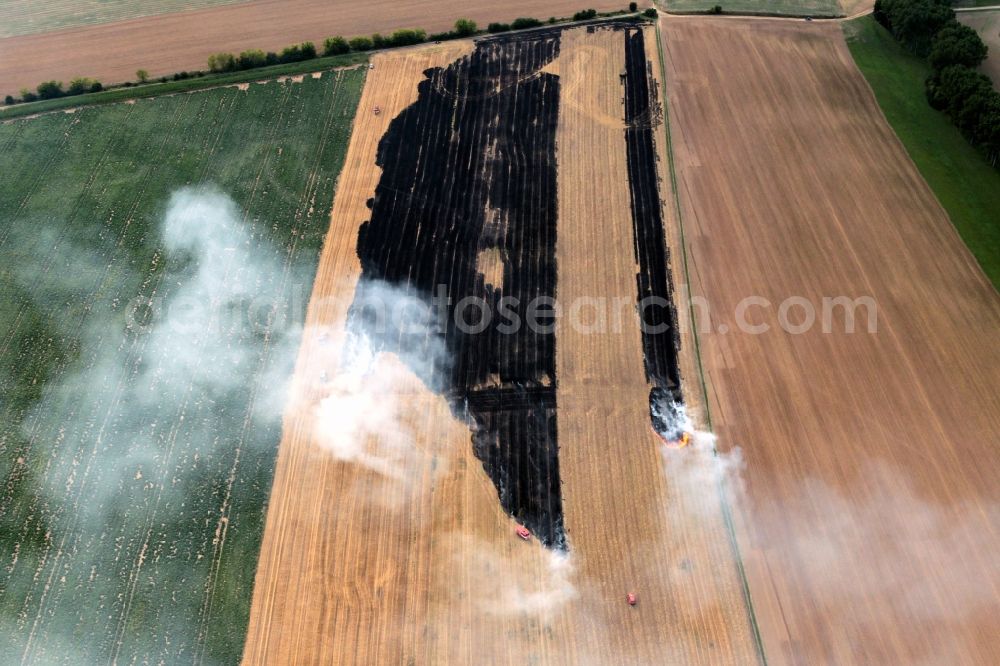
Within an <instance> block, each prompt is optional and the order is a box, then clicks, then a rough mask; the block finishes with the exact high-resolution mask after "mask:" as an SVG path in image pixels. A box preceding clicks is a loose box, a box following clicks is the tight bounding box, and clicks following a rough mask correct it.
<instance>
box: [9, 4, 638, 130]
mask: <svg viewBox="0 0 1000 666" xmlns="http://www.w3.org/2000/svg"><path fill="white" fill-rule="evenodd" d="M655 20H656V19H655V18H653V17H646V16H644V15H643V13H642V12H639V11H636V12H627V11H626V12H619V13H615V12H609V13H608V14H606V15H603V16H602V15H599V16H597V17H596V18H591V19H583V20H573V19H572V18H563V19H559V20H557V21H556V22H555V23H548V22H544V23H543V24H542V25H538V26H533V27H530V28H521V29H518V30H513V29H511V30H504V31H501V32H497V33H489V32H486V31H480V32H478V33H475V34H472V35H468V36H460V35H454V36H453V37H452V38H451V39H448V40H445V41H454V40H455V39H471V40H472V41H478V40H482V39H493V38H497V37H501V36H503V35H510V34H514V33H527V32H537V31H540V30H550V29H552V28H554V27H558V28H560V29H564V28H572V27H577V26H581V25H596V24H610V23H614V22H616V21H621V22H626V23H636V24H641V23H649V22H653V21H655ZM440 41H441V40H435V41H430V40H429V39H428V40H427V41H423V42H420V43H417V44H407V45H401V46H390V47H389V48H381V49H370V50H366V51H352V52H350V53H344V54H339V55H333V56H320V57H318V58H309V59H307V60H301V61H297V62H290V63H283V64H279V65H271V66H267V67H255V68H251V69H245V70H240V71H235V72H219V73H196V75H194V76H191V77H189V78H184V79H179V80H178V79H175V80H168V81H157V82H151V83H144V84H139V85H126V84H115V85H114V86H110V87H108V88H105V89H104V90H101V91H99V92H93V93H85V94H82V95H66V96H63V97H57V98H55V99H46V100H39V101H35V102H19V103H17V104H13V105H10V106H2V107H0V122H4V121H7V120H13V119H15V118H24V117H26V116H28V117H35V116H40V115H43V114H45V113H53V112H56V111H66V110H69V109H77V108H80V107H84V106H97V105H102V104H116V103H119V102H125V101H129V100H135V99H146V98H152V97H161V96H165V95H174V94H179V93H189V92H195V91H198V90H208V89H212V88H223V87H226V86H232V85H236V84H241V83H265V82H268V81H271V80H274V79H276V78H280V77H282V76H298V75H305V74H314V73H316V72H325V71H333V70H336V69H343V68H348V67H356V66H358V65H364V64H367V63H368V62H369V61H370V60H371V56H372V55H374V54H376V53H385V52H388V51H396V50H400V49H412V48H420V47H422V46H428V45H431V44H436V43H439V42H440Z"/></svg>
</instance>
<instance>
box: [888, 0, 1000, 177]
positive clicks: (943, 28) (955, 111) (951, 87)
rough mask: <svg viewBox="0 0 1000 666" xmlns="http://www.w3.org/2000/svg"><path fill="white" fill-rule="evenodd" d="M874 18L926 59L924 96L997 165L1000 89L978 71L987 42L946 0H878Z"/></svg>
mask: <svg viewBox="0 0 1000 666" xmlns="http://www.w3.org/2000/svg"><path fill="white" fill-rule="evenodd" d="M874 16H875V20H876V21H878V22H879V23H881V24H882V25H883V26H885V28H886V29H888V30H889V32H891V33H892V35H893V36H894V37H895V38H896V39H897V40H898V41H899V43H900V44H902V45H903V47H904V48H906V49H907V50H908V51H910V52H911V53H913V54H915V55H917V56H920V57H921V58H925V59H926V60H927V62H928V63H929V64H930V66H931V69H932V73H931V75H930V76H929V77H928V78H927V82H926V90H927V101H928V102H929V103H930V105H931V106H933V107H934V108H935V109H938V110H939V111H943V112H945V113H946V114H948V117H950V118H951V120H952V122H953V123H955V125H956V126H957V127H958V129H959V130H961V132H962V134H963V135H964V136H965V138H966V139H968V141H969V142H970V143H972V144H973V145H975V146H977V147H978V148H980V149H981V150H983V151H984V152H985V153H986V155H987V158H988V159H989V160H990V162H991V163H992V164H993V165H994V166H996V165H997V162H998V160H1000V93H998V92H997V91H996V90H994V88H993V83H992V82H991V81H990V79H989V77H987V76H986V75H984V74H982V73H980V72H978V71H976V68H977V67H979V65H980V64H981V63H982V62H983V60H985V59H986V52H987V47H986V44H985V43H983V40H982V39H981V38H980V37H979V35H978V34H977V33H976V31H975V30H973V29H972V28H970V27H968V26H965V25H962V24H961V23H959V22H958V21H957V20H955V12H954V11H953V10H952V8H951V6H950V3H949V2H948V0H876V2H875V12H874Z"/></svg>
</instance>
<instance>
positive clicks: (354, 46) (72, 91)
mask: <svg viewBox="0 0 1000 666" xmlns="http://www.w3.org/2000/svg"><path fill="white" fill-rule="evenodd" d="M637 7H638V5H637V4H636V3H635V2H632V3H629V6H628V8H629V11H632V12H635V11H637ZM622 13H624V12H615V13H612V14H610V15H615V14H622ZM598 15H599V14H598V12H597V10H595V9H585V10H583V11H579V12H577V13H575V14H574V15H573V20H575V21H584V20H589V19H593V18H596V17H597V16H598ZM608 15H609V14H605V16H608ZM643 16H646V17H647V18H655V17H656V10H655V9H652V8H650V9H647V10H646V11H644V12H643ZM547 22H548V23H549V24H554V23H557V22H558V19H556V18H555V17H552V18H550V19H549V20H548V21H547ZM543 25H545V22H543V21H540V20H539V19H535V18H523V17H522V18H517V19H514V21H512V22H511V23H490V24H489V26H488V27H487V29H486V32H488V33H499V32H507V31H509V30H524V29H527V28H537V27H540V26H543ZM480 32H482V31H481V30H480V29H479V26H477V25H476V22H475V21H472V20H471V19H459V20H458V21H456V22H455V27H454V29H453V30H451V31H449V32H444V33H438V34H432V35H428V34H427V33H426V32H425V31H424V30H418V29H412V28H406V29H403V30H397V31H395V32H393V33H392V34H391V35H381V34H379V33H375V34H374V35H372V36H370V37H366V36H362V37H354V38H351V39H345V38H344V37H329V38H327V39H326V40H324V42H323V50H322V55H324V56H335V55H344V54H347V53H351V52H359V53H360V52H365V51H370V50H372V49H383V48H390V47H395V46H410V45H413V44H420V43H423V42H426V41H442V40H446V39H456V38H461V37H471V36H473V35H476V34H479V33H480ZM319 55H320V53H319V52H318V50H317V48H316V45H315V44H314V43H313V42H302V43H301V44H293V45H292V46H289V47H286V48H284V49H282V50H281V52H280V53H275V52H273V51H269V52H265V51H262V50H260V49H248V50H246V51H243V52H241V53H240V54H238V55H237V54H233V53H225V52H223V53H213V54H212V55H210V56H209V57H208V69H209V71H210V72H217V73H218V72H235V71H240V70H248V69H255V68H258V67H266V66H269V65H279V64H282V63H292V62H300V61H303V60H311V59H313V58H316V57H318V56H319ZM205 74H206V72H201V71H194V72H179V73H177V74H174V75H173V77H172V78H173V80H174V81H180V80H183V79H188V78H194V77H200V76H204V75H205ZM136 79H137V81H138V82H139V83H146V82H147V81H148V80H149V74H148V73H147V72H146V71H145V70H142V69H140V70H139V71H137V72H136ZM158 80H159V81H160V82H166V81H168V80H169V78H168V77H166V76H163V77H160V78H159V79H158ZM121 85H123V86H126V87H128V86H133V85H135V82H131V81H130V82H127V83H123V84H121ZM100 90H103V86H102V85H101V84H100V82H98V81H95V80H93V79H86V78H80V79H73V80H72V81H71V82H70V85H69V87H68V88H65V89H64V88H63V84H62V83H61V82H59V81H46V82H45V83H42V84H40V85H39V86H38V87H37V89H36V90H35V91H31V90H28V89H24V90H22V91H21V97H20V99H18V98H15V97H14V96H12V95H7V97H6V99H5V100H4V102H5V104H7V105H10V104H16V103H18V102H34V101H36V100H39V99H54V98H57V97H66V96H69V95H79V94H82V93H86V92H98V91H100Z"/></svg>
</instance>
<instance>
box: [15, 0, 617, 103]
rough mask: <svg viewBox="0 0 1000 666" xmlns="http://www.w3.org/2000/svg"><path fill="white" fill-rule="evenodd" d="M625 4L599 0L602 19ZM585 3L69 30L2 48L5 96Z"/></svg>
mask: <svg viewBox="0 0 1000 666" xmlns="http://www.w3.org/2000/svg"><path fill="white" fill-rule="evenodd" d="M627 4H628V3H621V2H617V1H616V0H599V1H598V2H591V3H588V5H587V6H592V7H594V8H596V9H599V10H612V9H622V8H623V7H625V6H627ZM581 8H583V6H582V5H581V4H580V3H579V2H578V0H547V1H545V2H542V1H540V0H510V1H509V2H504V3H491V2H482V1H480V2H475V3H468V2H458V1H456V0H446V1H442V0H403V1H402V2H400V1H398V0H374V1H373V2H353V1H351V0H253V1H251V2H241V3H239V4H233V5H226V6H221V7H210V8H207V9H198V10H191V11H183V12H176V13H173V14H164V15H160V16H147V17H143V18H137V19H131V20H126V21H118V22H115V23H106V24H103V25H91V26H85V27H80V28H71V29H67V30H59V31H55V32H47V33H41V34H34V35H22V36H17V37H8V38H5V39H0V95H6V94H17V91H19V90H20V89H21V88H24V87H28V88H31V89H34V87H35V86H36V85H38V84H39V83H41V82H42V81H48V80H50V79H56V80H61V81H64V82H67V81H69V80H70V79H72V78H76V77H79V76H87V77H92V78H96V79H98V80H100V81H102V82H103V83H105V84H109V83H117V82H122V81H131V80H134V79H135V72H136V70H138V69H145V70H147V71H148V72H149V74H150V76H152V77H158V76H162V75H170V74H173V73H175V72H180V71H184V70H187V71H191V70H200V69H206V68H207V64H206V62H207V60H208V56H209V55H211V54H213V53H217V52H220V51H228V52H232V53H239V52H240V51H244V50H246V49H263V50H265V51H276V52H277V51H280V50H281V49H282V48H284V47H285V46H288V45H289V44H293V43H299V42H302V41H306V40H311V41H313V42H315V43H316V45H317V47H320V48H321V47H322V42H323V40H324V39H325V38H327V37H332V36H334V35H343V36H345V37H353V36H356V35H370V34H372V33H373V32H383V33H391V32H392V31H393V30H397V29H399V28H423V29H425V30H427V31H428V32H431V33H434V32H443V31H448V30H451V29H452V27H453V26H454V24H455V20H456V19H459V18H471V19H473V20H475V21H477V22H479V23H480V25H482V26H484V27H485V26H486V24H487V23H489V22H491V21H501V22H510V21H512V20H513V19H514V18H516V17H518V16H528V17H535V18H540V19H542V20H545V19H547V18H548V17H550V16H557V17H563V16H571V15H572V14H573V13H574V12H577V11H579V10H580V9H581Z"/></svg>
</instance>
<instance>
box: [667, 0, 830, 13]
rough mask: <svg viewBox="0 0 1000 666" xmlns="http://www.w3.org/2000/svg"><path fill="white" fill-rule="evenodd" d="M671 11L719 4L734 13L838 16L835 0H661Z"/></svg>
mask: <svg viewBox="0 0 1000 666" xmlns="http://www.w3.org/2000/svg"><path fill="white" fill-rule="evenodd" d="M659 4H661V6H663V7H666V9H667V11H671V12H681V13H683V12H704V11H708V10H710V9H711V8H712V7H714V6H716V5H719V6H720V7H722V10H723V11H724V12H732V13H734V14H780V15H788V16H807V15H808V16H840V15H842V14H843V13H844V12H843V10H842V9H841V7H840V3H839V2H838V1H837V0H661V2H660V3H659Z"/></svg>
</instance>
